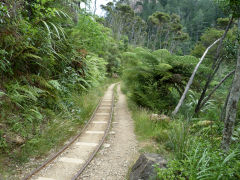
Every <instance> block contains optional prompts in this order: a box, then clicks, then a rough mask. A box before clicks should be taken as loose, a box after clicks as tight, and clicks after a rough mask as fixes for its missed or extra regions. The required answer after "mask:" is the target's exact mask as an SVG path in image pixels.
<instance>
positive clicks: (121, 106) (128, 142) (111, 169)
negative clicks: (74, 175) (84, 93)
mask: <svg viewBox="0 0 240 180" xmlns="http://www.w3.org/2000/svg"><path fill="white" fill-rule="evenodd" d="M117 91H118V102H117V104H116V107H115V113H114V119H113V124H112V129H111V133H110V135H109V136H108V139H107V140H106V142H105V146H104V147H103V148H102V149H101V150H100V151H99V153H98V154H97V156H96V157H95V158H94V159H93V161H92V162H91V163H90V165H89V166H88V167H87V168H86V170H85V171H84V173H83V174H82V175H81V176H80V177H79V179H81V180H125V179H127V173H128V170H129V168H130V167H131V165H133V163H134V161H135V160H136V158H137V157H138V144H137V140H136V136H135V134H134V124H133V120H132V118H131V115H130V113H129V111H128V108H127V102H126V97H125V95H123V94H122V92H121V90H120V86H118V88H117Z"/></svg>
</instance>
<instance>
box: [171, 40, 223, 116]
mask: <svg viewBox="0 0 240 180" xmlns="http://www.w3.org/2000/svg"><path fill="white" fill-rule="evenodd" d="M218 41H220V39H218V40H216V41H215V42H214V43H213V44H212V45H211V46H209V47H208V48H207V49H206V51H205V52H204V54H203V56H202V57H201V59H200V61H199V62H198V64H197V65H196V67H195V69H194V71H193V73H192V75H191V77H190V79H189V81H188V83H187V86H186V88H185V90H184V93H183V95H182V97H181V99H180V100H179V102H178V105H177V106H176V108H175V110H174V111H173V112H172V115H173V116H174V115H176V114H177V113H178V111H179V109H180V107H181V105H182V103H183V101H184V99H185V97H186V95H187V92H188V90H189V88H190V86H191V84H192V83H193V79H194V77H195V74H196V73H197V70H198V68H199V66H200V65H201V63H202V62H203V60H204V58H205V56H206V55H207V53H208V51H209V49H211V48H212V47H213V46H214V45H215V44H216V43H217V42H218Z"/></svg>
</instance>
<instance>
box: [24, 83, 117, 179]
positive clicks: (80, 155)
mask: <svg viewBox="0 0 240 180" xmlns="http://www.w3.org/2000/svg"><path fill="white" fill-rule="evenodd" d="M113 88H114V84H112V85H111V86H110V87H109V88H108V90H107V91H106V93H105V95H104V97H103V98H102V100H101V101H100V103H99V105H98V106H97V108H96V110H95V111H94V113H93V115H92V117H91V119H90V120H89V122H88V123H87V124H86V126H85V127H84V129H83V130H82V132H81V133H80V134H79V135H77V136H76V137H75V138H74V139H73V140H72V141H71V142H70V143H69V144H68V145H66V146H64V147H63V148H62V149H61V150H60V151H59V152H58V153H56V154H55V155H54V156H53V157H51V158H50V159H49V160H48V161H46V162H45V163H44V164H43V165H42V166H40V167H39V168H38V169H36V170H34V171H33V172H31V173H30V174H29V175H28V176H26V177H25V178H24V179H23V180H29V179H31V180H76V179H77V178H78V177H79V176H80V174H81V173H82V172H83V170H84V169H85V168H86V167H87V165H88V164H89V163H90V161H91V160H92V159H93V158H94V156H95V154H96V153H97V152H98V150H99V149H100V148H101V146H102V144H103V143H104V140H105V138H106V136H107V134H108V132H109V128H110V125H111V120H112V115H113V107H114V95H113V93H114V92H113Z"/></svg>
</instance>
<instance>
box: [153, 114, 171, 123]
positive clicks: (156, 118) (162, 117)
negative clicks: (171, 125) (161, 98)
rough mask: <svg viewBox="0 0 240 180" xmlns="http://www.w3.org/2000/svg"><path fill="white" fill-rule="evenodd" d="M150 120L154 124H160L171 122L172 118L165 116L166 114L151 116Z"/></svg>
mask: <svg viewBox="0 0 240 180" xmlns="http://www.w3.org/2000/svg"><path fill="white" fill-rule="evenodd" d="M150 119H151V120H152V121H154V122H158V121H166V122H170V120H171V119H170V117H168V116H166V115H164V114H160V115H158V114H151V116H150Z"/></svg>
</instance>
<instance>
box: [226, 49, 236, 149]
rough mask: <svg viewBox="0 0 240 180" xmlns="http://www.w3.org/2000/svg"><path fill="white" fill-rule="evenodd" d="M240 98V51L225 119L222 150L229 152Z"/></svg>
mask: <svg viewBox="0 0 240 180" xmlns="http://www.w3.org/2000/svg"><path fill="white" fill-rule="evenodd" d="M239 98H240V49H239V50H238V59H237V66H236V70H235V75H234V79H233V83H232V88H231V91H230V95H229V100H228V103H227V108H226V116H225V119H224V129H223V135H222V149H223V150H225V151H228V149H229V146H230V143H231V138H232V133H233V130H234V125H235V120H236V115H237V107H238V101H239Z"/></svg>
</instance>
